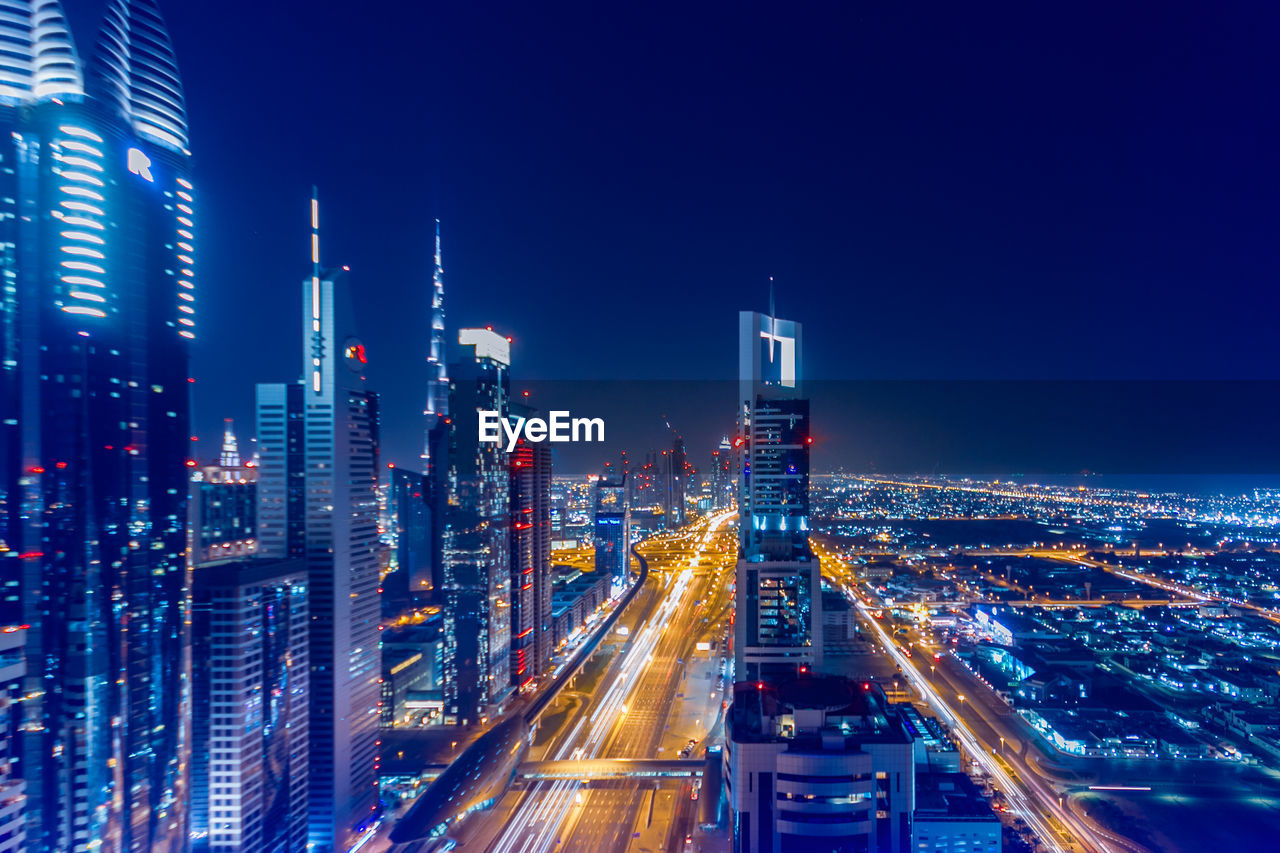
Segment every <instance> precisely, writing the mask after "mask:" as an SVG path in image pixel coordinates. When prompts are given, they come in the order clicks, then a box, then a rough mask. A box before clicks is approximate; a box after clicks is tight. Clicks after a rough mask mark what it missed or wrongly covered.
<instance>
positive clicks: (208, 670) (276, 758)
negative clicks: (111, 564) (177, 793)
mask: <svg viewBox="0 0 1280 853" xmlns="http://www.w3.org/2000/svg"><path fill="white" fill-rule="evenodd" d="M193 575H194V583H193V587H194V589H193V592H192V628H191V633H192V652H193V656H194V658H195V660H196V661H198V662H199V663H198V665H197V666H196V667H195V668H194V685H195V687H194V693H195V703H194V704H195V713H194V715H193V720H192V734H193V738H194V741H193V742H194V747H195V748H194V750H193V755H192V762H191V764H192V774H191V775H192V778H191V847H192V850H194V851H195V853H232V851H237V853H238V851H242V850H260V851H263V853H293V851H300V850H303V849H305V848H306V844H307V821H308V813H307V784H308V778H307V775H308V774H307V764H308V762H307V751H308V736H307V719H308V713H309V706H308V688H307V682H308V674H309V673H308V669H309V667H308V659H307V654H308V645H309V639H308V634H309V629H310V625H309V622H310V620H309V619H308V616H307V567H306V563H305V561H303V560H299V559H285V560H276V559H272V558H270V557H247V558H240V559H238V558H231V559H224V560H217V561H215V562H210V563H204V564H203V565H201V566H199V567H197V568H196V570H195V571H194V573H193Z"/></svg>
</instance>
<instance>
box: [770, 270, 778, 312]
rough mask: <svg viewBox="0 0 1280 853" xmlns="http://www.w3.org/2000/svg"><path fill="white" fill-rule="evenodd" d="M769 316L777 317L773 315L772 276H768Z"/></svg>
mask: <svg viewBox="0 0 1280 853" xmlns="http://www.w3.org/2000/svg"><path fill="white" fill-rule="evenodd" d="M769 316H770V317H776V316H777V315H776V314H774V313H773V276H769Z"/></svg>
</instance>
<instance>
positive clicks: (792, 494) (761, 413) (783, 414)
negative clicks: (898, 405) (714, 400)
mask: <svg viewBox="0 0 1280 853" xmlns="http://www.w3.org/2000/svg"><path fill="white" fill-rule="evenodd" d="M738 333H739V334H738V355H739V373H738V376H739V393H738V399H739V411H738V419H739V427H740V438H741V439H742V444H741V447H740V452H741V464H740V466H739V470H740V471H741V479H740V482H739V484H738V508H739V518H738V530H739V548H740V551H739V558H738V569H737V602H736V608H737V618H736V620H735V623H734V625H735V636H734V664H735V676H734V677H735V679H736V680H737V681H758V680H764V681H771V680H773V679H785V678H786V677H788V676H790V675H794V674H796V673H797V672H798V671H799V669H800V667H809V668H812V669H816V668H818V667H820V666H821V661H822V594H821V576H820V572H819V566H818V560H817V559H816V558H815V557H814V555H813V554H812V552H811V551H810V550H809V442H810V439H809V401H808V400H806V399H804V398H803V397H802V396H801V389H800V377H801V360H800V324H799V323H794V322H792V321H790V320H779V319H777V318H775V317H770V316H768V315H767V314H758V313H755V312H751V311H743V312H740V314H739V315H738Z"/></svg>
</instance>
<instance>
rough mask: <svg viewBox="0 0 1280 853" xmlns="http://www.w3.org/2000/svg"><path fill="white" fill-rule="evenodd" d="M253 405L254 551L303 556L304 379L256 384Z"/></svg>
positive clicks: (304, 528) (305, 528) (304, 489)
mask: <svg viewBox="0 0 1280 853" xmlns="http://www.w3.org/2000/svg"><path fill="white" fill-rule="evenodd" d="M256 406H257V421H258V489H257V493H258V512H257V517H256V519H255V526H256V530H257V535H258V553H259V554H262V555H264V556H271V557H305V556H306V552H307V512H306V499H307V458H306V417H305V414H306V413H305V411H304V409H303V405H302V383H301V382H291V383H287V384H286V383H281V382H264V383H260V384H259V385H258V386H257V397H256Z"/></svg>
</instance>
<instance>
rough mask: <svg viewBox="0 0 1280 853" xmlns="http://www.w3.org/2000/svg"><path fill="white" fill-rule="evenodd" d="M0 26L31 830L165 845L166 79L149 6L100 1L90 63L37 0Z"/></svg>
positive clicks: (174, 162)
mask: <svg viewBox="0 0 1280 853" xmlns="http://www.w3.org/2000/svg"><path fill="white" fill-rule="evenodd" d="M0 41H3V43H4V45H5V48H4V50H3V51H2V52H0V53H2V55H0V125H3V127H2V128H0V129H2V131H3V132H0V406H2V407H3V411H2V412H0V443H2V444H3V446H2V447H0V515H2V516H3V517H2V518H0V530H2V532H0V535H2V536H3V537H4V540H5V543H6V545H8V551H7V553H8V554H10V555H13V556H6V557H4V558H3V561H4V562H5V563H6V564H7V565H6V566H5V567H4V570H3V575H4V576H5V578H6V579H7V580H15V581H17V582H18V587H19V588H20V590H21V602H20V605H21V610H22V611H23V622H25V623H28V624H30V625H31V626H32V627H31V630H30V632H29V635H28V638H27V639H28V642H27V644H26V655H27V666H26V676H25V688H24V691H23V692H24V694H25V695H28V696H30V697H31V698H30V699H28V700H27V701H25V702H24V703H23V712H24V716H25V719H24V723H23V726H22V742H21V744H20V747H19V748H20V752H21V761H20V762H19V765H18V767H19V772H20V773H21V774H22V775H23V776H24V777H25V779H26V781H27V793H28V796H29V801H28V804H27V821H26V824H27V846H28V849H34V850H45V849H53V850H72V849H77V850H80V849H91V847H92V846H96V845H101V846H102V847H103V849H114V850H128V851H176V850H182V849H184V848H185V846H186V843H187V832H188V827H187V821H188V814H187V800H188V790H187V784H188V779H187V775H188V770H187V767H188V761H189V749H190V744H189V738H190V732H189V727H188V725H187V724H186V722H185V720H187V719H188V717H189V712H190V707H189V705H190V657H189V651H190V650H189V647H188V632H187V626H186V617H187V595H188V592H189V590H188V574H187V565H186V556H185V552H186V547H187V536H186V529H185V528H186V520H187V509H186V504H187V469H186V466H185V465H184V461H185V459H186V457H187V449H188V436H189V434H190V423H189V422H190V410H189V402H188V401H189V396H190V385H189V382H188V375H189V374H188V368H187V364H188V347H189V346H190V342H191V341H192V340H193V339H194V337H195V329H196V321H195V293H194V287H195V284H194V281H195V273H194V269H195V233H194V232H195V223H194V218H195V213H194V204H195V199H194V189H193V185H192V183H191V180H190V174H189V170H190V156H189V151H188V148H187V144H188V139H187V125H186V116H185V106H184V101H183V94H182V84H181V82H180V79H179V75H178V67H177V62H176V60H175V57H174V52H173V49H172V45H171V44H170V40H169V37H168V34H167V32H166V29H165V25H164V22H163V20H162V19H161V16H160V13H159V10H158V8H157V6H156V3H155V0H107V2H106V4H105V16H104V18H103V21H102V25H101V29H100V31H99V34H98V38H97V41H96V45H95V49H94V51H93V58H92V60H91V61H90V62H89V63H87V64H86V63H83V62H82V61H81V57H80V53H79V52H78V50H77V49H76V45H75V39H74V38H73V36H72V33H71V30H70V27H69V26H68V23H67V20H66V19H65V17H64V15H63V11H62V8H61V5H60V4H59V3H58V2H57V0H40V1H39V2H35V1H34V0H10V2H6V3H4V14H3V16H0ZM15 564H16V566H17V568H15Z"/></svg>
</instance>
